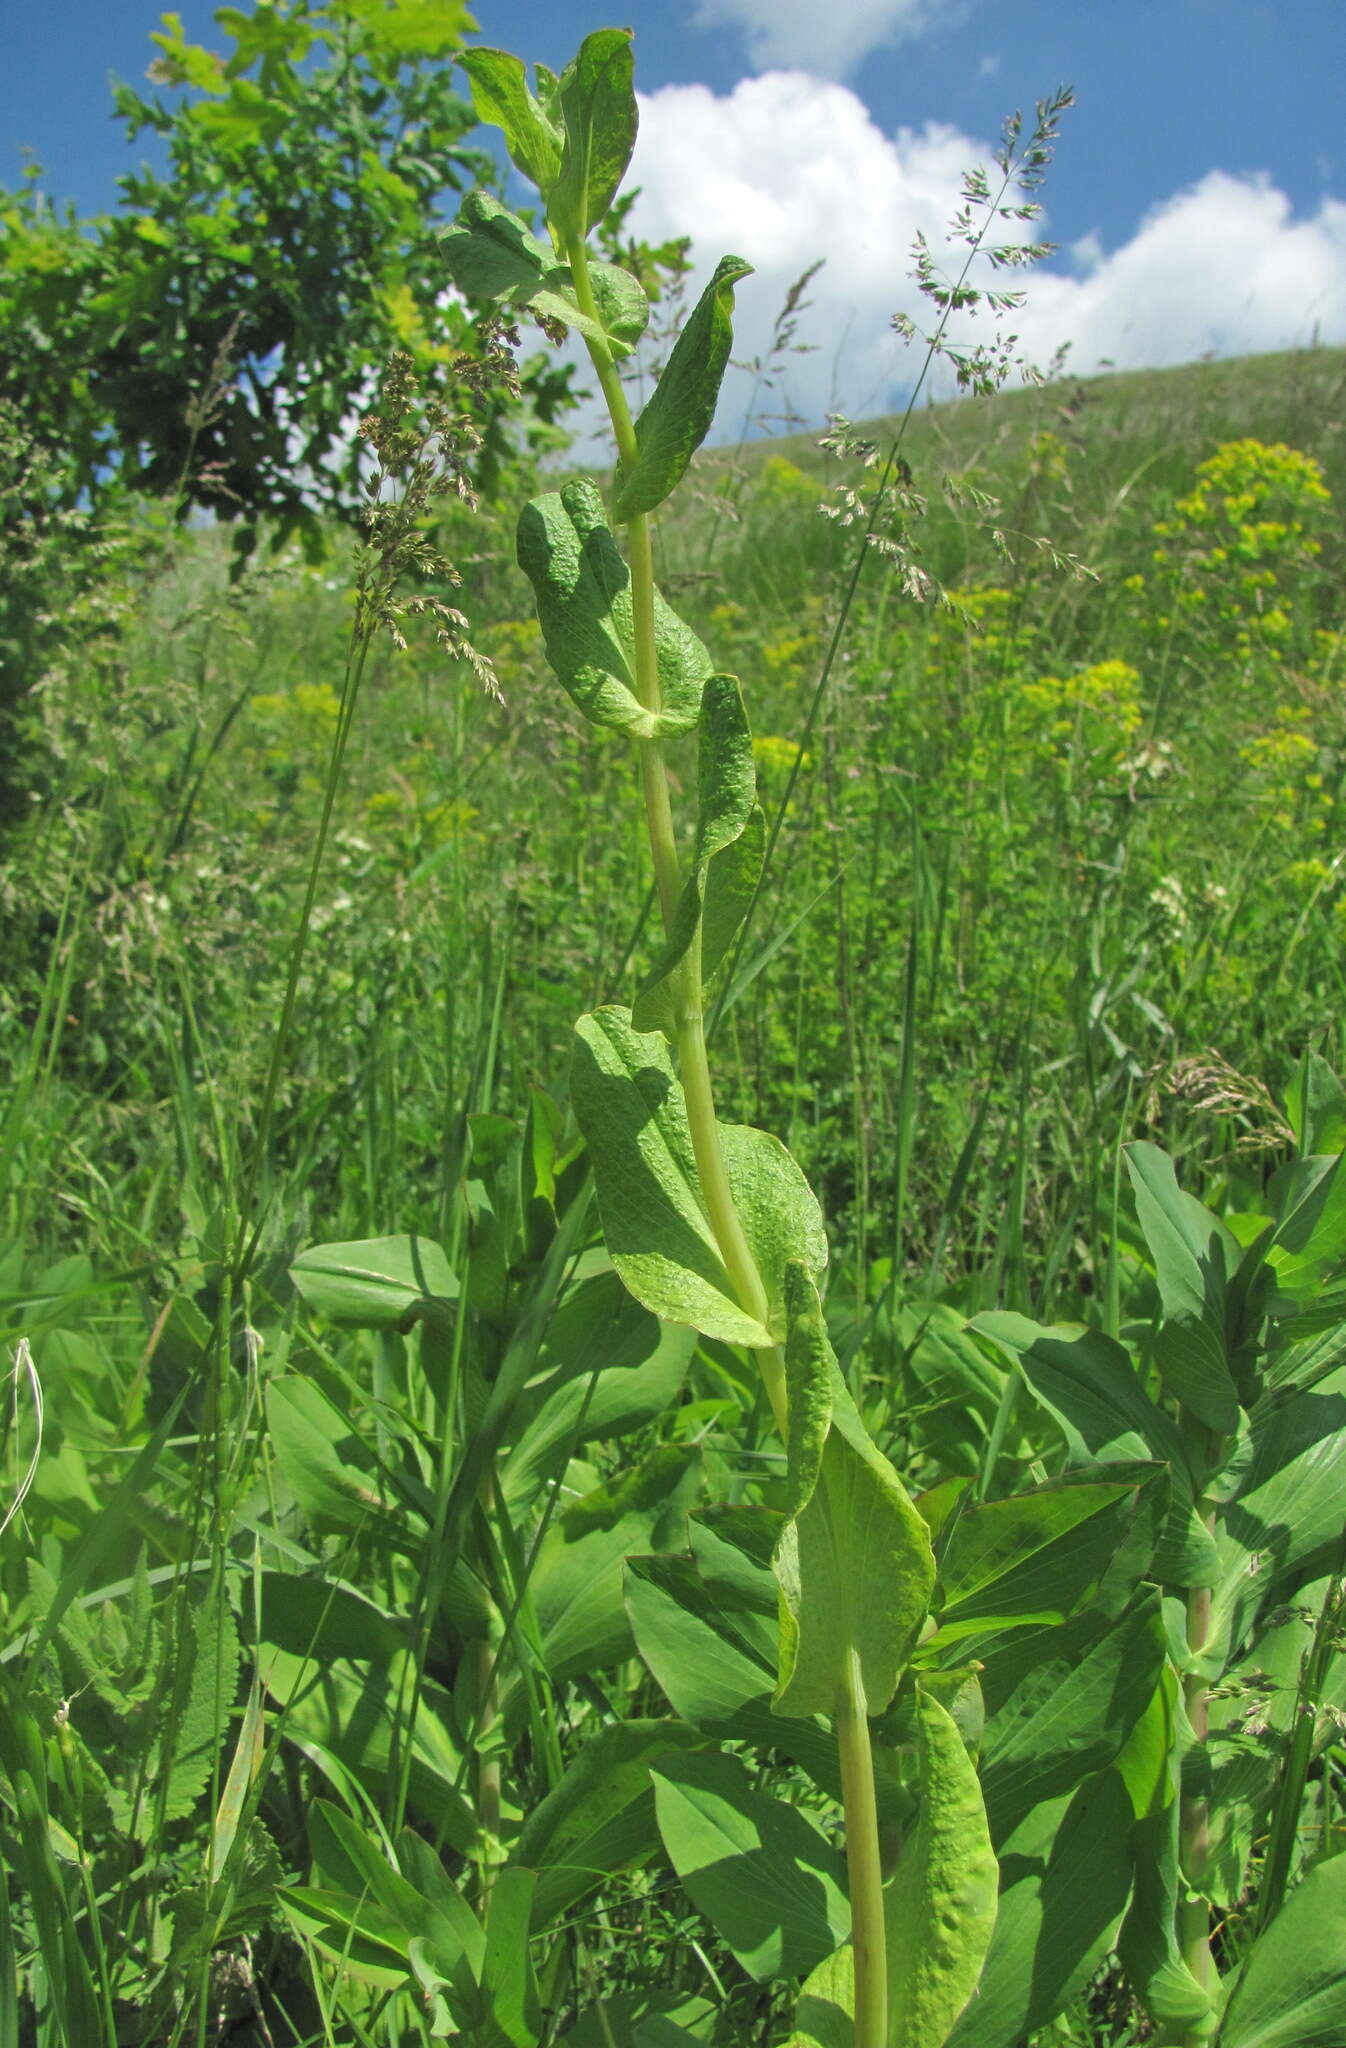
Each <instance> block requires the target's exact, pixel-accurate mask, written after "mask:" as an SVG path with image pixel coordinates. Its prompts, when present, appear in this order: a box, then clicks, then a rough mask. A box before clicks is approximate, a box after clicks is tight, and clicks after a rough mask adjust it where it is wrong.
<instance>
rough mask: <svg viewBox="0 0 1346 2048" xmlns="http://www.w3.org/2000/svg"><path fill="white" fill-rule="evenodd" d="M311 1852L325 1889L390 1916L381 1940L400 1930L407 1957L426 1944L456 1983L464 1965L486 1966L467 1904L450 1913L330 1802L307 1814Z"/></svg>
mask: <svg viewBox="0 0 1346 2048" xmlns="http://www.w3.org/2000/svg"><path fill="white" fill-rule="evenodd" d="M305 1823H306V1826H307V1829H308V1839H309V1848H310V1851H311V1853H312V1856H313V1861H314V1863H315V1865H316V1866H317V1870H318V1873H319V1876H320V1878H321V1880H322V1883H323V1886H324V1888H326V1889H327V1890H328V1891H329V1893H336V1892H343V1891H344V1892H346V1893H349V1894H352V1895H354V1896H355V1897H360V1896H361V1895H362V1894H363V1895H365V1896H367V1897H368V1898H369V1899H371V1900H372V1901H373V1902H374V1903H375V1905H376V1906H377V1907H378V1908H379V1909H380V1910H381V1912H382V1914H383V1915H384V1916H385V1917H384V1918H383V1919H382V1921H381V1922H380V1939H382V1940H384V1941H387V1940H388V1938H389V1935H390V1933H391V1931H392V1929H394V1928H396V1929H397V1930H398V1931H399V1935H400V1941H399V1948H400V1950H401V1952H402V1953H403V1954H406V1952H407V1950H408V1948H409V1946H410V1944H411V1942H412V1941H413V1940H420V1941H423V1942H424V1943H425V1944H426V1946H427V1948H428V1949H429V1952H430V1954H431V1955H432V1956H433V1958H434V1961H435V1964H436V1967H437V1968H438V1970H439V1971H440V1972H441V1974H442V1975H443V1976H444V1977H445V1978H448V1979H452V1978H453V1976H454V1975H455V1973H456V1972H457V1971H458V1969H459V1967H460V1965H461V1964H462V1963H463V1961H464V1960H466V1961H467V1963H468V1965H469V1968H470V1969H471V1971H472V1974H473V1975H475V1974H476V1972H477V1971H478V1970H479V1969H480V1967H481V1955H482V1943H481V1932H480V1929H479V1927H478V1925H477V1922H476V1919H475V1917H474V1915H473V1914H472V1913H471V1911H470V1910H469V1909H468V1908H467V1907H466V1905H465V1904H464V1902H462V1901H461V1900H458V1901H457V1902H456V1904H455V1906H454V1908H453V1909H452V1910H450V1911H445V1910H444V1906H443V1904H442V1903H441V1902H440V1901H439V1900H437V1899H435V1898H433V1897H429V1896H427V1895H426V1893H425V1892H424V1890H423V1889H422V1888H421V1887H420V1886H418V1885H416V1884H414V1883H412V1882H410V1881H409V1879H408V1878H407V1877H405V1876H404V1875H403V1874H402V1872H401V1871H400V1870H398V1869H397V1868H396V1867H395V1866H394V1865H393V1864H392V1863H390V1862H389V1860H388V1854H387V1851H386V1849H385V1848H384V1846H383V1844H382V1842H381V1841H379V1840H377V1839H376V1838H375V1837H374V1836H372V1835H371V1834H370V1833H369V1831H368V1829H367V1828H365V1827H363V1826H362V1825H361V1824H360V1822H359V1821H357V1820H355V1819H353V1818H352V1816H351V1815H350V1814H348V1813H346V1812H345V1811H343V1809H342V1808H341V1807H339V1806H334V1805H333V1804H332V1803H331V1801H330V1800H326V1799H315V1800H313V1801H311V1802H310V1804H309V1805H308V1807H307V1809H306V1814H305Z"/></svg>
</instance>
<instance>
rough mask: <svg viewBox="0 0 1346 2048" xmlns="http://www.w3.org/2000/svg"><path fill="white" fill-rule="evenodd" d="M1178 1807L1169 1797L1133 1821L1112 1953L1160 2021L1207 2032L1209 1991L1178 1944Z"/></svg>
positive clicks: (1210, 2028) (1210, 2020)
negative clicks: (1126, 1885)
mask: <svg viewBox="0 0 1346 2048" xmlns="http://www.w3.org/2000/svg"><path fill="white" fill-rule="evenodd" d="M1179 1812H1180V1808H1179V1802H1178V1800H1177V1799H1176V1798H1174V1799H1171V1800H1170V1801H1169V1803H1168V1805H1167V1806H1165V1807H1162V1808H1161V1809H1160V1810H1159V1811H1158V1812H1157V1813H1153V1814H1149V1815H1147V1816H1146V1817H1145V1818H1144V1819H1142V1820H1138V1821H1137V1822H1136V1823H1135V1826H1134V1833H1133V1841H1134V1844H1135V1859H1136V1863H1135V1872H1136V1874H1135V1883H1134V1887H1133V1890H1132V1894H1131V1905H1130V1908H1129V1909H1128V1911H1127V1915H1126V1918H1125V1920H1123V1922H1122V1928H1121V1933H1120V1934H1119V1935H1118V1937H1117V1954H1118V1956H1119V1957H1120V1959H1121V1964H1122V1968H1123V1969H1124V1970H1125V1972H1126V1975H1127V1980H1128V1982H1129V1983H1130V1985H1131V1987H1132V1989H1133V1991H1134V1992H1135V1994H1136V1996H1137V1997H1138V1998H1139V1999H1141V2000H1142V2001H1143V2002H1144V2004H1145V2006H1146V2009H1147V2010H1148V2011H1149V2013H1150V2014H1151V2016H1152V2017H1153V2018H1154V2019H1156V2020H1158V2021H1159V2022H1160V2024H1161V2025H1162V2026H1164V2027H1173V2028H1181V2029H1185V2030H1191V2031H1195V2030H1197V2029H1198V2028H1201V2029H1204V2030H1206V2031H1212V2032H1213V2030H1214V2025H1213V2023H1214V2017H1215V2012H1214V2007H1213V2005H1212V2003H1211V1998H1210V1994H1209V1993H1208V1992H1207V1991H1206V1990H1205V1989H1204V1988H1203V1987H1202V1986H1201V1985H1200V1984H1199V1983H1198V1982H1197V1980H1196V1978H1195V1977H1194V1976H1193V1975H1192V1972H1191V1971H1190V1970H1189V1969H1188V1967H1187V1965H1186V1963H1185V1962H1184V1961H1183V1957H1182V1950H1181V1948H1180V1947H1179V1945H1178V1936H1177V1928H1176V1914H1177V1908H1178V1901H1179V1898H1180V1896H1181V1889H1182V1880H1181V1877H1180V1875H1179V1870H1178V1822H1179Z"/></svg>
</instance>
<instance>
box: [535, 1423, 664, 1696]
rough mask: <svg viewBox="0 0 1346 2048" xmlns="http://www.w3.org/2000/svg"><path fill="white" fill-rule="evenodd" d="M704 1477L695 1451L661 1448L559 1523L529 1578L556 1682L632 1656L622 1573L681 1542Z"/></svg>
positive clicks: (570, 1510) (549, 1533) (580, 1503)
mask: <svg viewBox="0 0 1346 2048" xmlns="http://www.w3.org/2000/svg"><path fill="white" fill-rule="evenodd" d="M700 1477H701V1454H700V1452H699V1450H697V1449H696V1447H695V1446H693V1445H687V1444H662V1445H660V1446H658V1447H657V1448H656V1449H655V1450H653V1451H651V1452H650V1453H649V1455H648V1456H647V1457H646V1458H644V1459H643V1460H642V1461H641V1462H640V1464H638V1465H636V1466H633V1467H631V1468H630V1469H629V1470H628V1471H626V1472H624V1473H620V1474H619V1475H618V1476H616V1477H614V1478H613V1479H612V1480H611V1481H610V1482H608V1483H607V1484H606V1485H603V1486H599V1487H596V1488H595V1489H594V1490H593V1492H591V1493H588V1494H586V1495H585V1496H584V1498H583V1499H582V1500H578V1501H576V1502H575V1503H574V1504H573V1505H572V1506H571V1507H569V1508H567V1509H566V1510H565V1512H564V1513H563V1514H561V1515H560V1516H558V1517H557V1519H556V1520H555V1521H554V1522H553V1523H552V1525H551V1527H550V1528H549V1529H548V1531H547V1534H546V1536H545V1537H544V1539H543V1542H542V1545H541V1548H540V1550H539V1551H538V1555H537V1560H536V1562H535V1564H534V1566H533V1570H532V1573H531V1576H530V1578H529V1596H530V1600H531V1603H532V1608H533V1613H534V1615H535V1617H536V1620H537V1627H538V1632H539V1636H540V1639H541V1646H542V1654H543V1657H544V1660H545V1662H546V1667H547V1670H548V1671H549V1672H550V1674H551V1676H552V1678H553V1680H560V1679H562V1678H568V1677H571V1676H572V1675H573V1674H574V1673H575V1672H577V1671H585V1672H592V1671H596V1670H602V1669H603V1668H604V1666H605V1665H607V1664H611V1663H615V1662H616V1661H617V1660H618V1659H619V1658H621V1657H624V1656H627V1655H629V1653H630V1645H631V1632H630V1629H629V1627H628V1625H627V1620H626V1613H625V1610H624V1609H623V1607H622V1565H623V1563H624V1561H625V1559H626V1558H628V1557H630V1556H632V1555H634V1554H636V1553H638V1552H643V1551H648V1550H658V1549H661V1548H663V1547H664V1546H665V1545H666V1544H668V1543H670V1542H673V1541H675V1540H676V1539H677V1538H678V1537H679V1536H680V1535H681V1534H682V1529H683V1523H684V1518H685V1516H686V1513H687V1510H688V1508H689V1507H690V1506H691V1505H692V1502H693V1500H694V1499H695V1497H696V1491H697V1488H698V1486H699V1484H700ZM506 1697H507V1698H508V1694H507V1695H506Z"/></svg>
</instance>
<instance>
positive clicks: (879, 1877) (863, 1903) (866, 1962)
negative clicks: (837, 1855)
mask: <svg viewBox="0 0 1346 2048" xmlns="http://www.w3.org/2000/svg"><path fill="white" fill-rule="evenodd" d="M848 1663H849V1670H848V1672H847V1684H846V1690H845V1692H844V1693H843V1694H842V1696H841V1698H840V1699H839V1700H838V1701H837V1706H836V1730H837V1749H838V1751H839V1753H840V1759H841V1794H842V1803H843V1806H844V1808H845V1813H846V1868H847V1875H848V1877H849V1879H850V1894H851V1947H852V1950H853V1952H854V1959H855V2036H854V2042H855V2048H885V2042H886V2039H887V2033H888V1955H887V1943H886V1939H885V1935H884V1926H883V1867H882V1864H881V1862H880V1859H879V1816H878V1808H877V1805H876V1803H875V1798H874V1759H873V1756H872V1754H871V1751H870V1747H869V1714H868V1710H867V1707H866V1703H865V1688H864V1681H863V1680H862V1678H861V1676H860V1658H859V1655H858V1653H857V1652H856V1651H855V1650H853V1649H852V1650H851V1651H850V1652H849V1655H848Z"/></svg>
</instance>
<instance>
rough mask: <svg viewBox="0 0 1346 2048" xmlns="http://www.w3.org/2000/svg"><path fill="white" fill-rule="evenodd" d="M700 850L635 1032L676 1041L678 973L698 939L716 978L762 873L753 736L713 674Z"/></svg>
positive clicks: (701, 739) (705, 707) (637, 1005)
mask: <svg viewBox="0 0 1346 2048" xmlns="http://www.w3.org/2000/svg"><path fill="white" fill-rule="evenodd" d="M697 746H698V752H697V781H698V785H699V806H698V813H697V826H696V851H695V854H694V857H693V861H692V868H691V872H690V874H689V875H688V877H687V880H686V882H685V884H684V885H683V891H682V896H681V898H680V900H679V903H678V907H677V910H676V912H675V914H674V918H673V926H672V930H671V931H670V933H669V938H668V943H667V945H666V946H665V948H664V950H663V952H662V953H661V954H660V956H659V959H658V960H657V961H656V963H655V965H654V967H653V968H652V970H651V972H650V975H649V977H648V979H647V980H646V982H645V984H644V986H643V988H642V989H641V991H640V993H639V995H638V996H637V997H636V1000H635V1002H634V1004H633V1005H632V1008H631V1022H632V1024H633V1025H634V1026H635V1028H636V1030H637V1031H662V1032H664V1033H665V1034H666V1036H668V1037H669V1038H672V1037H673V1036H674V1035H675V1029H676V1023H675V1017H676V1000H675V993H676V992H675V983H676V978H677V974H678V970H679V968H680V967H681V965H682V963H683V961H684V960H685V959H686V957H687V955H688V953H689V951H690V950H691V948H692V946H693V945H694V944H695V943H696V942H697V939H698V937H699V938H700V945H701V976H702V982H703V984H704V983H705V982H708V981H709V980H710V977H711V975H712V974H713V973H714V972H715V970H716V968H717V967H718V966H719V965H720V962H721V961H722V960H723V959H724V957H725V955H726V953H727V952H728V951H729V948H730V947H731V946H732V944H733V942H734V938H735V936H736V934H737V932H738V928H739V925H740V924H741V923H742V921H743V919H744V917H745V916H746V915H747V911H748V906H749V904H750V903H751V902H752V896H753V891H754V889H755V888H756V886H757V877H758V875H759V874H760V873H761V868H762V852H763V844H764V840H765V829H764V821H763V818H762V813H761V810H760V809H759V808H758V805H757V802H756V796H757V776H756V771H755V769H754V767H753V758H752V734H751V732H750V731H749V729H748V715H747V712H746V711H745V710H744V708H743V693H742V691H741V690H740V688H739V686H738V682H737V679H736V678H735V677H734V676H723V675H715V676H711V677H710V679H709V681H708V682H707V684H706V688H705V694H704V696H703V698H702V708H701V725H700V731H699V734H698V740H697Z"/></svg>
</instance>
